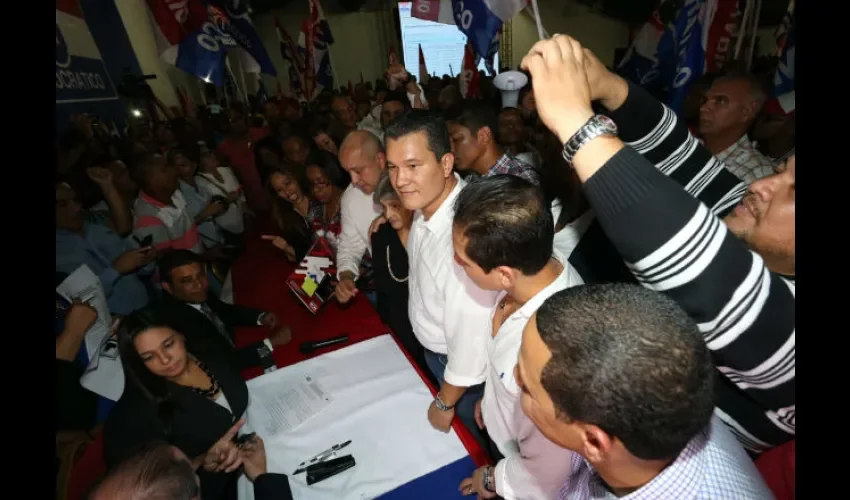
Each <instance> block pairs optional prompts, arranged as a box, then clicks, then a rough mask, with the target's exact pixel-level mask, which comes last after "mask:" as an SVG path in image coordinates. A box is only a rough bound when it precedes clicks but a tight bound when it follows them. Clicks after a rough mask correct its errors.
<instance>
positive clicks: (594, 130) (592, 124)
mask: <svg viewBox="0 0 850 500" xmlns="http://www.w3.org/2000/svg"><path fill="white" fill-rule="evenodd" d="M600 135H610V136H614V137H617V124H616V123H614V120H612V119H610V118H608V117H607V116H605V115H593V116H592V117H590V119H589V120H587V121H586V122H585V124H584V125H582V126H581V128H580V129H578V131H577V132H576V133H575V134H573V136H572V137H570V140H568V141H567V143H566V144H564V150H563V151H562V152H561V155H562V156H563V157H564V160H565V161H566V162H567V165H570V166H572V165H573V157H574V156H575V155H576V153H577V152H578V150H579V149H581V147H582V146H584V145H585V144H587V143H588V142H590V141H592V140H593V139H596V138H597V137H599V136H600Z"/></svg>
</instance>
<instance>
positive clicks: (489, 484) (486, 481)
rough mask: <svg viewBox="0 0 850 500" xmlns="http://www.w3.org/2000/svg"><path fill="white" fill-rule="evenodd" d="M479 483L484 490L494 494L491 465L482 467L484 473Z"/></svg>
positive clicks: (494, 477)
mask: <svg viewBox="0 0 850 500" xmlns="http://www.w3.org/2000/svg"><path fill="white" fill-rule="evenodd" d="M481 483H482V486H483V487H484V489H485V490H487V491H489V492H491V493H496V474H495V469H494V468H493V466H492V465H488V466H486V467H484V473H483V474H482V476H481Z"/></svg>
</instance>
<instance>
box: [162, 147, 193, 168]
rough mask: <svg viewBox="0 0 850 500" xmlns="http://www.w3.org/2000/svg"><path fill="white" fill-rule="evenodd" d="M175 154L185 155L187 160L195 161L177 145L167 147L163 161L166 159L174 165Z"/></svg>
mask: <svg viewBox="0 0 850 500" xmlns="http://www.w3.org/2000/svg"><path fill="white" fill-rule="evenodd" d="M177 156H183V157H185V158H186V159H187V160H189V161H192V162H193V163H195V162H194V161H193V160H192V158H190V157H189V154H188V153H187V152H186V151H184V150H183V149H182V148H179V147H177V148H171V149H169V150H168V153H166V155H165V161H166V162H167V163H168V164H169V165H174V161H175V160H176V159H177V158H176V157H177Z"/></svg>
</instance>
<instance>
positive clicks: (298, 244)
mask: <svg viewBox="0 0 850 500" xmlns="http://www.w3.org/2000/svg"><path fill="white" fill-rule="evenodd" d="M298 172H299V167H298V165H293V164H289V163H287V164H283V165H281V166H279V167H278V168H277V169H276V170H274V171H273V172H271V174H269V178H268V189H269V192H270V194H271V200H272V219H273V220H274V222H275V224H276V225H277V228H278V230H279V231H280V234H279V235H272V234H265V235H263V236H262V238H263V239H264V240H268V241H271V242H272V244H273V245H274V246H275V247H277V248H279V249H280V250H281V251H283V254H284V256H286V259H287V260H288V261H290V262H300V261H301V259H303V258H304V255H305V254H306V253H307V250H309V249H310V245H311V244H312V242H313V228H312V224H311V223H310V219H309V216H310V213H311V212H314V213H315V212H316V211H321V209H322V204H321V203H320V202H318V201H316V200H314V199H313V198H312V197H311V196H310V195H309V193H310V185H309V183H308V181H307V180H306V179H305V178H303V177H302V176H301V175H299V174H298Z"/></svg>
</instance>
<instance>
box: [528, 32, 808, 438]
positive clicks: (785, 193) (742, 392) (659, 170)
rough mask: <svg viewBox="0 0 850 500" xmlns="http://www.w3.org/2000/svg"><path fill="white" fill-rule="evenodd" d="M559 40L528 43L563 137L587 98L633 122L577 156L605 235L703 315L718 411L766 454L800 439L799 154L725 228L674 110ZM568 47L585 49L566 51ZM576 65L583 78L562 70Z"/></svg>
mask: <svg viewBox="0 0 850 500" xmlns="http://www.w3.org/2000/svg"><path fill="white" fill-rule="evenodd" d="M558 39H559V40H558V43H557V44H552V43H551V42H548V43H544V42H540V44H539V46H535V48H533V49H532V53H535V51H538V52H542V55H543V57H542V59H541V58H540V57H538V58H535V59H534V61H535V66H533V67H531V68H529V69H530V70H531V72H532V76H533V78H532V81H533V83H534V93H535V97H536V99H537V101H538V102H539V103H541V105H540V106H538V109H540V110H541V113H540V116H541V119H543V121H544V123H546V125H547V126H548V127H549V128H550V129H551V130H552V131H553V132H555V134H556V135H558V137H559V138H560V140H561V142H563V143H567V142H568V141H570V139H571V138H572V137H573V135H574V134H575V133H576V132H577V131H579V130H583V129H584V125H585V123H586V122H587V121H588V119H590V118H591V117H592V116H593V111H592V110H591V106H590V101H591V100H599V101H601V104H602V105H603V106H605V107H606V108H607V109H608V110H609V111H611V113H610V114H611V116H612V118H614V120H615V121H616V122H617V124H618V125H623V124H625V123H627V122H629V123H630V126H629V127H622V128H621V129H620V132H619V136H620V139H618V138H617V137H612V136H611V135H605V134H603V135H600V136H598V137H595V138H593V139H591V140H589V141H588V142H586V143H585V144H583V145H582V146H581V148H580V149H579V150H578V152H577V153H576V154H575V156H574V157H573V167H574V168H575V169H576V173H577V174H578V176H579V178H580V179H581V181H582V182H583V183H584V188H585V193H586V195H587V197H588V200H589V201H590V203H591V206H592V207H593V208H594V210H595V211H596V216H597V219H598V222H599V223H600V225H601V227H602V228H603V229H604V231H605V234H606V235H607V237H608V238H609V239H610V241H611V243H613V245H614V247H615V248H616V249H617V251H618V252H619V254H620V255H621V257H622V259H623V260H625V262H626V264H627V265H628V267H629V269H630V270H631V271H632V273H634V275H635V277H637V279H638V281H639V282H640V283H641V284H643V285H644V286H646V287H648V288H651V289H653V290H658V291H663V292H665V293H666V294H667V295H669V296H670V297H672V298H673V299H674V300H676V301H677V302H678V303H679V305H680V306H681V307H682V308H683V309H685V310H686V311H687V312H688V314H690V316H691V317H692V318H694V319H695V320H696V321H697V323H698V324H699V327H700V330H701V331H702V332H703V335H704V337H705V340H706V343H707V345H708V347H709V349H711V351H712V353H713V358H714V362H715V365H716V366H717V370H718V375H719V383H718V388H717V394H718V395H717V409H716V410H715V411H716V414H717V416H719V417H720V418H721V419H722V420H723V421H724V422H725V423H726V424H727V426H728V427H729V428H730V429H731V431H732V433H733V434H734V435H735V436H736V437H737V438H738V440H739V441H740V442H741V443H742V444H743V445H744V447H745V448H747V450H748V451H750V452H751V453H760V452H762V451H765V450H767V449H769V448H772V447H773V446H776V445H778V444H781V443H783V442H786V441H789V440H790V439H793V437H794V434H795V426H796V421H795V390H794V376H795V332H796V328H795V283H794V278H793V275H794V270H795V267H794V262H795V254H794V242H795V236H794V232H795V227H794V212H795V201H794V183H795V158H794V157H791V159H789V160H788V161H787V162H786V164H784V165H782V166H781V167H780V168H779V169H778V171H779V172H780V173H778V174H776V175H773V176H770V177H766V178H764V179H760V180H759V181H757V182H755V183H754V184H752V185H751V186H750V187H749V189H748V190H747V191H746V196H745V197H744V198H743V200H742V201H741V202H740V203H739V204H738V205H737V206H735V209H734V212H733V213H732V214H731V215H729V216H728V217H727V219H726V225H724V224H723V223H721V221H720V219H718V218H717V217H716V216H715V214H717V213H718V212H721V213H722V212H723V209H724V207H725V206H727V204H728V203H729V202H730V200H731V199H734V196H733V193H727V194H725V195H720V194H719V193H718V194H717V195H715V197H714V198H709V197H707V191H706V189H709V187H710V186H711V185H712V184H711V183H709V182H708V176H707V175H706V173H707V172H710V171H711V170H712V169H713V168H716V162H714V161H712V160H708V161H707V162H702V168H701V169H700V170H699V172H697V173H696V174H695V175H693V176H692V177H691V178H690V179H687V174H686V173H685V171H683V170H682V169H683V168H684V167H685V166H686V165H691V166H692V167H694V170H696V169H697V168H698V167H699V165H698V163H699V162H697V161H691V162H690V163H680V162H677V160H676V158H681V157H685V156H690V157H691V158H692V159H693V158H700V157H701V158H708V156H709V155H710V153H708V152H707V151H706V150H704V149H703V148H702V146H700V145H699V143H698V142H697V141H696V140H695V139H694V138H693V137H692V136H691V135H690V134H689V133H688V132H687V130H686V129H685V126H684V124H682V123H681V122H680V121H679V120H678V119H677V118H676V116H675V115H674V114H673V113H672V112H671V111H670V110H669V109H667V108H666V107H664V106H663V105H661V104H659V103H657V102H655V101H654V100H653V99H652V98H651V97H649V96H648V95H647V94H646V93H645V92H644V91H643V90H642V89H640V88H638V87H636V86H634V85H631V84H629V83H627V82H626V81H625V80H623V79H622V78H620V77H618V76H616V75H614V74H612V73H611V72H609V71H608V70H607V69H606V68H605V67H604V66H603V65H602V64H601V63H600V62H599V61H598V59H596V57H595V56H593V54H591V53H590V52H589V51H587V50H586V49H581V47H580V45H578V43H577V42H576V41H575V40H572V39H570V38H569V37H558ZM553 47H554V48H558V47H560V50H559V51H556V50H554V49H553ZM570 50H572V51H573V52H575V51H578V53H576V54H573V53H572V52H571V53H570V54H564V52H566V51H570ZM568 59H569V60H568ZM540 61H544V62H542V63H541V62H540ZM576 64H581V65H582V66H583V67H582V68H581V70H580V71H577V70H575V69H571V71H573V72H576V73H578V75H581V78H578V80H575V79H576V76H577V75H576V74H569V73H570V71H567V70H565V69H564V68H569V67H570V65H576ZM584 73H586V78H585V76H584ZM591 89H592V90H591ZM638 122H640V124H642V125H639V124H638ZM624 143H625V144H624ZM626 146H628V147H626ZM665 154H666V156H665ZM641 155H643V156H641ZM660 158H666V159H665V160H660ZM650 162H655V163H656V166H655V168H653V165H652V163H650ZM720 168H722V167H720ZM665 174H667V175H665ZM718 175H720V174H718ZM683 185H684V186H685V189H684V190H683V189H682V186H683ZM700 185H703V189H702V191H701V193H700V194H699V195H698V196H699V199H695V198H694V197H693V196H692V194H694V192H695V190H698V189H699V188H700ZM712 200H713V201H712ZM736 236H737V237H736Z"/></svg>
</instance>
